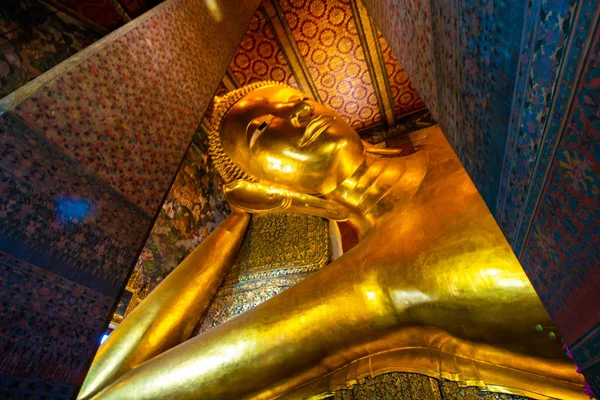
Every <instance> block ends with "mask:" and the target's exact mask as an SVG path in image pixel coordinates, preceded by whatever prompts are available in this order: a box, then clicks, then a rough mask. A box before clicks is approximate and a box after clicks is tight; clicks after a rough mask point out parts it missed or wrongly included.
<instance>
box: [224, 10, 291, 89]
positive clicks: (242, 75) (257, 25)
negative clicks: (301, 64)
mask: <svg viewBox="0 0 600 400" xmlns="http://www.w3.org/2000/svg"><path fill="white" fill-rule="evenodd" d="M229 69H230V70H231V72H232V73H233V76H234V77H235V78H236V80H237V81H238V83H239V84H240V85H241V86H244V85H247V84H249V83H253V82H257V81H265V80H274V81H278V82H285V83H287V84H289V85H291V86H293V87H297V85H296V81H295V80H294V76H293V75H292V71H291V70H290V67H289V66H288V64H287V61H286V60H285V57H284V56H283V54H282V52H281V48H280V46H279V44H278V43H277V40H276V39H275V35H274V34H273V30H272V29H271V27H270V26H269V24H268V22H267V19H266V17H265V15H264V13H263V12H262V10H261V9H259V10H258V11H257V12H256V13H255V14H254V17H253V18H252V21H251V22H250V26H249V27H248V31H247V32H246V34H245V35H244V38H243V39H242V42H241V43H240V47H239V49H238V50H237V52H236V53H235V56H234V57H233V61H232V62H231V64H230V66H229Z"/></svg>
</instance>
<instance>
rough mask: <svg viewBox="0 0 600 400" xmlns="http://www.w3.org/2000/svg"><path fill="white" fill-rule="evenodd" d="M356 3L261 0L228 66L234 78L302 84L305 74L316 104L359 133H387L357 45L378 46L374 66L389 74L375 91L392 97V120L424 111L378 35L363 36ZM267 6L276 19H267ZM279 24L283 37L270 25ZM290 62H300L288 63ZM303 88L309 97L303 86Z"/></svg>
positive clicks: (349, 0) (347, 0)
mask: <svg viewBox="0 0 600 400" xmlns="http://www.w3.org/2000/svg"><path fill="white" fill-rule="evenodd" d="M353 1H356V0H327V1H325V0H263V6H261V7H260V8H259V9H258V10H257V12H256V14H255V16H254V18H253V20H252V23H251V24H250V27H249V29H248V31H247V33H246V35H245V36H244V39H243V40H242V42H241V44H240V47H239V49H238V51H237V53H236V55H235V57H234V59H233V61H232V62H231V64H230V67H229V69H230V71H231V74H232V75H233V76H234V77H235V78H236V80H237V81H238V82H237V83H238V84H239V85H242V86H243V85H245V84H248V83H252V82H255V81H260V80H276V81H280V82H287V83H288V84H290V85H292V86H294V87H301V85H299V84H298V82H299V81H298V74H301V73H304V74H305V76H307V77H308V79H309V80H310V81H311V82H312V84H313V85H314V88H315V89H316V93H317V95H318V97H319V98H320V100H321V101H322V102H323V103H324V104H326V105H328V106H329V107H331V108H332V109H334V110H336V111H337V112H338V113H339V114H340V115H341V116H343V117H344V118H346V119H347V120H348V121H349V122H350V124H351V125H352V126H353V127H355V128H356V129H357V130H362V129H368V128H374V127H381V129H384V128H385V127H386V126H387V127H389V125H390V124H389V123H388V124H387V125H385V124H384V117H383V116H382V114H381V109H382V108H385V105H384V104H380V102H382V101H384V100H382V96H380V95H378V93H377V90H378V89H377V88H376V87H375V86H374V84H373V76H372V74H374V73H375V72H373V71H375V69H373V68H371V70H370V68H369V65H368V60H367V59H366V57H365V56H366V54H365V53H366V52H368V51H365V49H364V48H363V45H362V44H361V43H371V45H374V44H373V42H378V43H377V45H379V46H380V49H379V50H380V54H381V57H374V56H371V62H379V63H382V64H383V65H382V68H381V69H380V70H381V71H386V72H387V79H385V80H383V81H384V82H386V85H387V87H386V88H383V89H381V88H380V89H379V90H387V91H388V92H389V93H390V96H389V97H390V98H391V99H390V100H389V101H390V102H392V103H393V104H389V105H388V108H392V109H393V110H394V118H395V120H399V119H401V118H402V117H404V116H406V115H407V114H410V113H412V112H414V111H418V110H423V109H424V108H425V105H424V103H423V101H422V100H421V98H420V97H419V95H418V93H417V92H416V90H415V89H414V88H413V87H412V85H411V83H410V80H409V79H408V76H407V74H406V72H405V71H404V69H403V68H402V66H401V65H400V64H399V63H398V61H397V60H396V58H395V57H394V55H393V54H392V51H391V50H390V48H389V46H388V45H387V43H386V41H385V39H384V38H383V36H381V34H380V33H379V32H377V36H373V40H371V41H369V40H368V39H365V37H364V36H363V37H362V38H361V36H360V35H365V33H364V29H363V31H362V32H361V30H360V29H358V22H357V21H356V19H355V18H356V17H357V15H358V14H357V11H356V8H354V9H353V4H352V2H353ZM269 9H271V10H275V11H273V12H272V13H271V14H275V13H276V14H277V15H271V16H270V17H269V15H270V13H269V12H268V11H267V10H269ZM278 18H279V19H278ZM277 21H279V23H281V24H282V26H283V27H284V28H283V29H282V30H281V32H285V33H281V32H277V29H275V28H274V25H273V24H276V23H278V22H277ZM278 34H279V35H285V36H286V37H284V38H282V37H281V36H279V37H278V36H277V35H278ZM361 39H362V40H361ZM371 54H377V53H373V51H371ZM294 57H296V58H297V59H298V60H299V63H292V62H288V61H289V60H290V59H293V58H294ZM302 64H303V66H302ZM292 65H295V67H296V69H295V70H294V68H293V67H292ZM303 68H304V69H303ZM295 78H296V79H295ZM301 88H302V87H301ZM302 89H303V90H305V91H306V92H307V93H308V92H309V88H307V87H304V88H302ZM388 122H389V121H388ZM392 125H393V124H392Z"/></svg>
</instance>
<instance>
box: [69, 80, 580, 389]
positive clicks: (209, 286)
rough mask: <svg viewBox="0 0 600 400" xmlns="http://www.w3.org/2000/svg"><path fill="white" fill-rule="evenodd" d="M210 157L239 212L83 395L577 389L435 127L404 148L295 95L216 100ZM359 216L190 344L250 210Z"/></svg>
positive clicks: (269, 89) (108, 351)
mask: <svg viewBox="0 0 600 400" xmlns="http://www.w3.org/2000/svg"><path fill="white" fill-rule="evenodd" d="M210 153H211V157H212V159H213V162H214V164H215V166H216V168H217V169H218V171H219V173H220V174H221V177H222V178H223V180H224V182H225V183H224V191H225V195H226V197H227V199H228V201H229V203H230V204H231V208H232V210H233V212H232V214H231V215H230V216H229V217H228V218H227V219H226V220H225V221H224V222H223V223H221V225H220V226H219V227H218V228H217V229H216V230H215V231H214V232H213V233H212V234H211V235H210V236H209V237H208V238H207V239H206V240H205V241H204V242H202V243H201V244H200V245H199V246H198V247H197V248H196V249H195V250H194V251H193V252H192V253H191V254H190V255H189V256H188V257H187V258H186V259H185V260H184V261H183V262H182V263H181V265H179V266H178V267H177V268H176V269H175V270H174V271H173V272H172V273H171V274H170V275H169V276H168V277H167V278H166V279H165V280H164V281H163V282H162V283H161V284H160V285H159V286H158V287H157V288H156V289H155V290H154V291H153V292H152V293H151V294H150V295H149V296H148V297H147V298H146V299H145V300H144V301H143V302H142V303H141V304H140V305H139V306H138V307H137V308H136V309H135V310H134V311H133V312H132V313H131V314H130V315H129V316H128V317H127V318H126V319H125V320H124V321H123V322H122V323H121V325H119V326H118V328H117V329H116V330H115V331H114V332H113V333H112V334H111V335H110V337H109V338H108V340H107V341H106V342H105V343H104V344H103V345H102V346H101V347H100V349H99V351H98V353H97V355H96V357H95V359H94V361H93V364H92V366H91V369H90V371H89V373H88V376H87V378H86V380H85V382H84V385H83V387H82V389H81V392H80V394H79V398H80V399H88V398H101V399H127V398H131V399H161V398H165V399H166V398H168V399H244V398H256V399H267V398H275V397H281V396H282V397H284V398H310V397H311V396H318V395H322V394H323V393H327V392H328V391H329V390H331V388H332V387H334V386H335V385H336V384H338V385H339V384H342V385H343V384H344V383H346V381H347V377H349V376H353V377H355V376H373V375H374V374H379V373H384V372H389V371H402V372H416V373H421V374H425V375H429V376H432V377H436V378H443V379H451V380H454V381H457V382H459V383H460V384H462V385H477V386H480V387H483V388H484V389H488V390H495V391H500V392H505V393H513V394H520V395H526V396H530V397H533V398H569V399H571V398H585V396H584V395H583V393H581V385H582V378H581V377H580V376H579V375H578V374H577V373H576V372H575V368H574V366H573V364H571V363H570V362H569V360H568V359H567V358H566V357H565V356H564V354H563V353H562V351H561V349H560V346H559V345H557V344H556V343H554V342H552V341H550V340H549V339H548V338H547V337H546V336H544V335H536V332H535V329H534V327H535V325H536V324H542V325H544V324H551V320H550V318H549V317H548V315H547V313H546V311H545V310H544V308H543V306H542V304H541V303H540V300H539V299H538V297H537V295H536V293H535V291H534V290H533V287H532V286H531V284H530V282H529V280H528V278H527V276H526V275H525V273H524V271H523V269H522V268H521V266H520V265H519V262H518V261H517V259H516V257H515V256H514V254H513V253H512V251H511V249H510V247H509V245H508V243H507V242H506V240H505V239H504V236H503V235H502V233H501V231H500V229H499V228H498V226H497V224H496V222H495V221H494V218H493V217H492V215H491V214H490V212H489V211H488V209H487V207H486V205H485V203H484V202H483V200H482V198H481V197H480V195H479V193H478V192H477V190H476V188H475V186H474V185H473V183H472V182H471V180H470V179H469V177H468V175H467V173H466V171H465V170H464V168H463V167H462V165H461V163H460V162H459V160H458V158H457V157H456V155H455V153H454V152H453V150H452V148H451V147H450V145H449V143H448V142H447V141H446V139H445V137H444V136H443V134H442V132H441V131H440V130H439V128H437V127H436V128H434V129H433V130H432V131H431V132H430V133H429V135H428V136H427V139H426V140H425V142H424V144H423V145H422V146H420V147H419V150H418V151H417V152H415V153H413V154H410V155H406V156H404V155H403V154H402V153H401V152H400V153H399V154H398V150H396V149H380V148H375V147H373V146H372V145H369V144H367V143H365V142H363V141H362V140H361V139H360V138H359V136H358V134H357V133H356V131H355V130H354V129H352V128H351V127H350V126H349V125H348V123H347V122H345V121H344V120H343V119H342V118H340V117H339V116H338V115H336V114H335V113H334V112H333V111H331V110H330V109H328V108H327V107H325V106H324V105H322V104H319V103H317V102H315V101H312V100H310V99H309V98H307V96H306V95H305V94H303V93H302V92H299V91H298V90H296V89H293V88H290V87H288V86H285V85H283V84H279V83H275V82H262V83H256V84H252V85H249V86H246V87H244V88H241V89H238V90H236V91H233V92H230V93H228V94H226V95H224V96H222V97H221V98H219V99H217V101H216V103H215V109H214V113H213V119H212V128H211V132H210ZM278 212H293V213H303V214H309V215H315V216H320V217H324V218H328V219H330V220H336V221H341V220H349V221H350V222H352V224H354V225H355V226H356V227H357V229H358V231H359V236H360V241H359V243H358V244H357V245H356V246H355V247H354V248H352V249H351V250H350V251H348V252H347V253H345V254H343V255H342V256H341V257H340V258H338V259H336V260H334V261H333V262H331V263H330V264H329V265H327V266H326V267H325V268H323V269H321V270H320V271H318V272H316V273H314V274H313V275H311V276H309V277H308V278H306V279H305V280H303V281H301V282H299V283H297V284H296V285H294V286H292V287H291V288H289V289H288V290H286V291H285V292H283V293H280V294H278V295H277V296H275V297H273V298H271V299H269V300H267V301H266V302H264V303H262V304H260V305H259V306H257V307H255V308H253V309H251V310H249V311H246V312H244V313H242V314H241V315H239V316H237V317H235V318H233V319H231V320H229V321H227V322H226V323H224V324H222V325H219V326H217V327H215V328H213V329H211V330H209V331H207V332H205V333H202V334H201V335H199V336H196V337H193V338H191V339H190V337H191V336H192V334H193V331H194V329H195V327H196V326H197V325H198V323H199V321H200V320H201V319H202V317H203V315H204V313H205V312H206V310H207V308H208V306H209V303H210V301H211V298H212V296H213V295H214V294H215V292H216V291H217V290H218V288H219V287H220V285H221V283H222V281H223V279H224V277H225V275H226V274H227V272H228V269H229V268H230V267H231V265H232V263H233V261H234V259H235V255H236V252H237V251H238V250H239V247H240V244H241V242H242V239H243V237H244V232H245V230H246V227H247V225H248V221H249V219H250V214H265V213H278Z"/></svg>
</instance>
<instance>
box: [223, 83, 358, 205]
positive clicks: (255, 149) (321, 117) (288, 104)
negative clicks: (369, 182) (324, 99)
mask: <svg viewBox="0 0 600 400" xmlns="http://www.w3.org/2000/svg"><path fill="white" fill-rule="evenodd" d="M220 136H221V140H222V143H223V147H224V148H225V151H227V153H229V155H230V156H231V157H232V158H233V159H234V160H235V161H236V162H237V163H238V164H239V165H240V166H241V167H242V168H243V169H244V170H245V171H246V172H247V173H248V174H250V175H252V176H254V177H256V178H258V180H259V181H261V182H264V183H275V184H278V185H281V186H285V187H287V188H289V189H292V190H295V191H297V192H301V193H310V194H325V193H329V192H331V191H332V190H333V189H335V188H336V187H337V186H338V185H339V184H340V183H341V182H342V181H343V180H344V179H346V178H347V177H348V176H350V175H351V174H352V172H354V171H355V170H356V168H357V167H358V166H359V165H360V164H361V162H362V161H363V159H364V147H363V144H362V141H361V140H360V137H359V136H358V134H357V133H356V131H355V130H354V129H353V128H352V127H351V126H350V125H348V123H347V122H346V121H344V120H343V119H342V118H341V117H340V116H339V115H337V114H336V113H335V112H333V111H332V110H330V109H328V108H327V107H325V106H324V105H322V104H320V103H317V102H315V101H313V100H309V99H308V97H307V96H306V95H305V94H304V93H302V92H300V91H298V90H295V89H291V88H286V87H283V86H276V85H274V86H267V87H263V88H260V89H256V90H254V91H252V92H250V93H248V94H247V95H245V96H244V97H243V98H242V99H240V100H239V101H238V102H237V103H236V104H234V105H233V107H231V109H229V111H227V113H226V114H225V116H224V118H223V123H222V126H221V131H220Z"/></svg>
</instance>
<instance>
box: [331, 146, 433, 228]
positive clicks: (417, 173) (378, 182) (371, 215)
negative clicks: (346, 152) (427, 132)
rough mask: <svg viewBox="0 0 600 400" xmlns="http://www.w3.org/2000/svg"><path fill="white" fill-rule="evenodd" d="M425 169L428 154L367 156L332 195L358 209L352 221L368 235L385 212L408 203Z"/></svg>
mask: <svg viewBox="0 0 600 400" xmlns="http://www.w3.org/2000/svg"><path fill="white" fill-rule="evenodd" d="M426 170H427V155H426V154H419V153H416V154H414V155H410V156H406V157H396V158H377V157H373V156H370V155H368V156H367V158H365V160H364V161H363V163H362V164H361V165H360V166H359V167H358V168H357V169H356V171H355V172H354V173H353V174H352V175H351V176H349V177H348V178H347V179H346V180H345V181H344V182H342V183H341V184H340V185H339V186H338V187H337V188H336V189H335V190H334V191H333V192H332V193H331V194H330V196H331V197H332V198H333V199H335V200H336V201H339V202H342V203H344V204H346V205H348V206H350V207H351V208H352V209H353V210H354V211H355V212H354V213H353V217H352V218H351V221H352V222H353V223H354V224H355V225H357V228H358V229H359V231H361V233H362V234H365V233H366V232H368V231H369V230H370V229H371V228H372V227H373V226H374V225H375V224H376V223H377V221H378V220H380V219H381V218H383V217H385V215H386V214H388V213H389V212H391V211H399V210H400V209H402V208H404V207H405V206H406V205H407V204H408V202H409V201H410V199H411V198H412V197H413V196H414V194H415V193H416V192H417V190H418V188H419V186H420V184H421V182H422V181H423V177H424V176H425V172H426Z"/></svg>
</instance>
